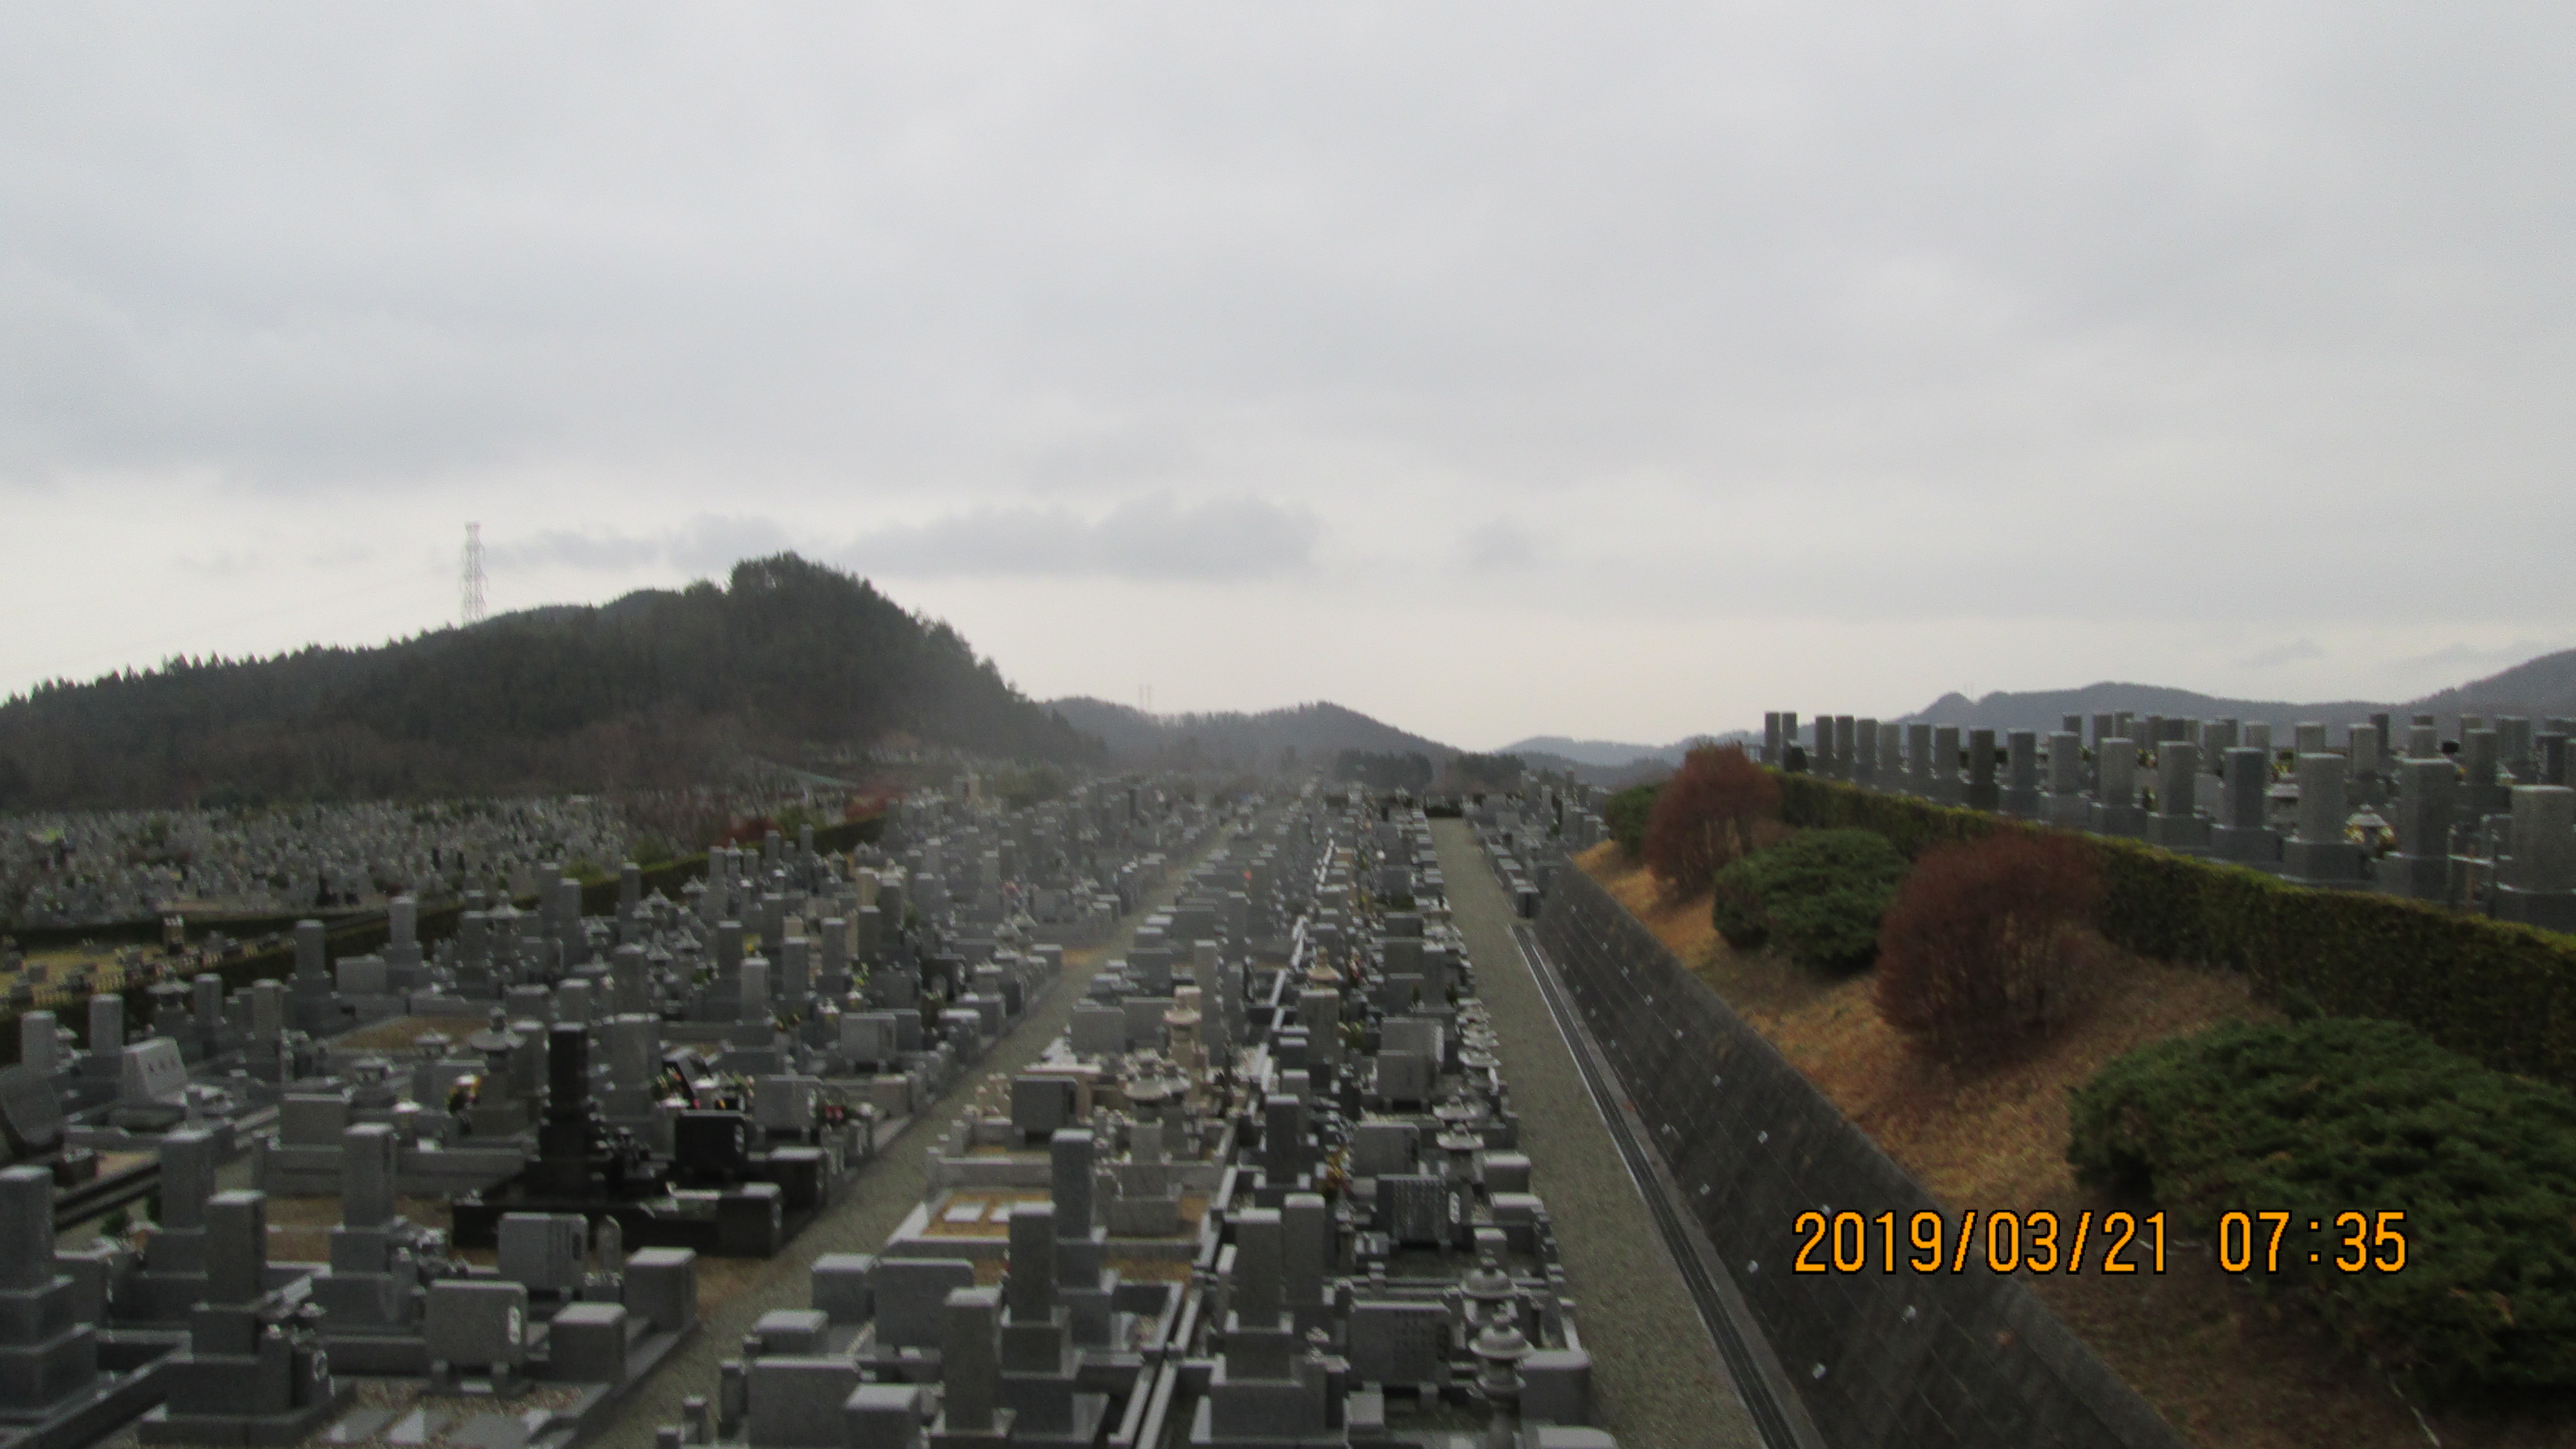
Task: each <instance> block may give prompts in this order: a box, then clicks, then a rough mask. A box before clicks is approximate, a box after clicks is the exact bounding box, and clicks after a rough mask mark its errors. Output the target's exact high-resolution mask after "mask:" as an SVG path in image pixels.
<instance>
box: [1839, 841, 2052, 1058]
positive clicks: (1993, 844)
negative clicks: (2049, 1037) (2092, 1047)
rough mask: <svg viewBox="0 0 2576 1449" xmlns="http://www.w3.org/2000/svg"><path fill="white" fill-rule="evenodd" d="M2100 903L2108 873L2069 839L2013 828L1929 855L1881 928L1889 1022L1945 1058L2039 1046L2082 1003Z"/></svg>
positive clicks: (1882, 1001) (1881, 980)
mask: <svg viewBox="0 0 2576 1449" xmlns="http://www.w3.org/2000/svg"><path fill="white" fill-rule="evenodd" d="M2101 897H2102V873H2101V868H2100V866H2099V864H2098V863H2097V862H2096V860H2095V857H2094V854H2093V852H2092V851H2091V850H2090V849H2089V848H2087V847H2086V845H2085V844H2084V843H2083V842H2081V841H2079V840H2076V839H2075V838H2073V837H2071V836H2065V835H2043V834H2039V833H2036V832H2031V831H2021V830H2014V831H2007V832H2004V833H2001V834H1997V835H1993V836H1989V837H1987V838H1986V839H1983V840H1971V841H1963V842H1960V843H1958V844H1955V845H1944V846H1939V847H1937V848H1935V849H1933V850H1930V851H1927V852H1926V853H1925V854H1924V855H1923V856H1922V857H1921V858H1919V859H1917V860H1916V861H1915V862H1914V869H1913V870H1912V871H1911V872H1909V873H1908V874H1907V875H1906V877H1905V881H1904V884H1903V885H1901V886H1899V887H1898V888H1897V892H1896V900H1895V901H1894V902H1893V903H1892V904H1890V905H1889V906H1888V908H1887V914H1886V916H1885V917H1884V918H1882V920H1881V921H1880V923H1879V936H1878V986H1877V1004H1878V1013H1879V1015H1880V1017H1881V1018H1883V1019H1884V1020H1885V1021H1886V1022H1887V1023H1888V1025H1890V1026H1893V1027H1895V1028H1896V1029H1897V1030H1898V1031H1901V1032H1903V1033H1905V1035H1906V1036H1907V1038H1908V1039H1909V1040H1910V1041H1911V1042H1912V1044H1913V1045H1914V1046H1915V1047H1916V1049H1918V1050H1920V1051H1922V1052H1923V1053H1924V1054H1926V1055H1928V1056H1931V1057H1934V1058H1937V1059H1939V1060H1942V1061H1950V1062H1975V1061H1982V1060H1990V1059H1993V1058H1996V1057H2001V1056H2007V1055H2010V1054H2011V1053H2012V1052H2014V1051H2016V1050H2018V1049H2021V1048H2023V1047H2026V1046H2028V1045H2030V1044H2032V1043H2033V1042H2035V1041H2036V1040H2038V1039H2039V1038H2040V1037H2041V1036H2043V1035H2045V1034H2046V1033H2047V1032H2048V1030H2049V1029H2050V1028H2051V1027H2053V1026H2055V1025H2056V1024H2057V1023H2059V1022H2060V1021H2063V1020H2065V1019H2066V1018H2067V1017H2068V1016H2070V1015H2072V1014H2073V1013H2074V1012H2075V1011H2076V1010H2077V1009H2079V1008H2080V1007H2081V1006H2082V1004H2083V1001H2084V997H2085V995H2086V992H2087V988H2088V987H2089V986H2090V984H2091V978H2092V976H2093V975H2094V974H2095V972H2094V970H2093V967H2094V965H2095V963H2096V962H2097V961H2098V960H2099V959H2100V953H2101V951H2102V949H2103V946H2102V942H2101V938H2100V937H2098V936H2096V935H2095V934H2094V932H2093V929H2092V926H2091V925H2090V924H2089V922H2090V920H2091V915H2092V910H2093V906H2094V904H2095V902H2097V901H2099V900H2100V899H2101Z"/></svg>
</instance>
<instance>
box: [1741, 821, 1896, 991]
mask: <svg viewBox="0 0 2576 1449" xmlns="http://www.w3.org/2000/svg"><path fill="white" fill-rule="evenodd" d="M1904 875H1905V857H1904V856H1903V855H1902V854H1900V853H1899V852H1898V851H1897V850H1896V849H1895V848H1894V847H1893V846H1891V845H1890V844H1889V843H1888V842H1887V840H1886V839H1885V838H1883V837H1881V836H1879V835H1878V834H1876V833H1874V832H1872V831H1867V830H1848V829H1847V830H1810V831H1807V832H1804V833H1802V834H1799V835H1796V836H1793V837H1791V838H1790V839H1788V840H1785V841H1783V842H1781V843H1780V844H1778V845H1774V846H1772V847H1770V848H1769V849H1767V850H1757V851H1755V852H1754V853H1753V854H1751V855H1748V856H1746V857H1744V858H1743V859H1742V860H1739V861H1736V862H1735V863H1734V864H1732V865H1729V866H1727V867H1726V868H1725V869H1723V870H1721V871H1719V872H1718V873H1717V878H1716V890H1715V893H1714V894H1713V896H1712V897H1711V900H1710V905H1709V911H1710V916H1711V919H1712V920H1713V921H1714V922H1715V924H1716V926H1717V931H1718V934H1719V935H1721V936H1724V937H1725V938H1726V943H1727V944H1728V945H1730V946H1734V947H1737V948H1738V949H1750V948H1753V947H1757V946H1762V945H1765V944H1770V943H1775V942H1776V943H1777V944H1778V945H1779V947H1780V948H1781V950H1782V951H1784V952H1785V953H1786V954H1787V955H1788V957H1789V959H1790V960H1792V961H1795V962H1797V963H1798V964H1799V965H1801V966H1804V967H1807V968H1808V969H1810V970H1815V971H1836V972H1842V971H1857V970H1859V969H1860V968H1862V967H1864V966H1867V965H1868V964H1869V963H1870V960H1871V958H1872V957H1874V956H1876V955H1877V954H1878V921H1879V917H1880V916H1881V915H1882V914H1884V913H1885V912H1886V910H1887V904H1888V902H1889V901H1891V900H1893V899H1894V898H1895V896H1896V883H1897V882H1898V881H1899V880H1901V879H1902V878H1903V877H1904Z"/></svg>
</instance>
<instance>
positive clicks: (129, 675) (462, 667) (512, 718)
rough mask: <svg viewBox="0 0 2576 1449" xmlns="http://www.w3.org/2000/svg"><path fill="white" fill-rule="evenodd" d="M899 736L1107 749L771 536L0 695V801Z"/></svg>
mask: <svg viewBox="0 0 2576 1449" xmlns="http://www.w3.org/2000/svg"><path fill="white" fill-rule="evenodd" d="M889 741H893V742H910V743H920V744H926V745H932V746H939V747H947V748H954V749H958V750H962V751H967V752H971V753H975V754H982V755H996V756H1012V757H1021V758H1034V759H1044V760H1050V761H1055V762H1058V763H1064V764H1076V763H1094V762H1099V761H1102V760H1104V759H1105V757H1106V751H1104V750H1103V749H1102V748H1101V746H1100V745H1099V743H1098V742H1097V741H1095V740H1091V739H1089V738H1087V737H1085V736H1083V735H1082V734H1081V733H1080V732H1078V731H1076V730H1075V729H1074V728H1073V727H1072V726H1071V725H1069V724H1067V723H1065V722H1064V721H1063V720H1062V719H1061V718H1058V717H1055V716H1052V715H1050V714H1049V713H1047V712H1046V711H1045V710H1043V709H1041V708H1039V707H1038V706H1037V705H1035V704H1032V703H1031V702H1030V701H1029V700H1028V699H1027V697H1025V696H1024V695H1022V694H1020V693H1019V692H1018V691H1017V690H1014V689H1013V688H1011V686H1010V685H1009V684H1008V683H1006V682H1004V680H1003V679H1002V677H1001V674H1000V673H999V671H998V670H996V669H995V668H994V666H993V664H992V662H991V661H990V660H987V659H982V658H979V657H978V656H977V655H976V653H975V651H974V650H973V649H972V648H971V647H970V646H968V644H967V642H966V641H965V639H963V638H962V637H960V636H959V635H958V634H957V632H956V631H955V630H953V629H951V628H949V627H948V626H947V625H946V624H943V623H940V622H938V621H937V620H934V619H929V618H925V617H923V616H921V615H917V614H914V613H912V612H910V611H908V610H906V609H905V608H903V607H902V606H901V605H899V604H897V603H895V602H894V601H892V600H891V599H888V598H887V597H885V596H884V595H883V594H880V593H878V592H877V591H876V590H875V589H874V588H873V587H871V586H870V585H869V584H868V583H867V582H866V581H865V580H863V579H859V578H856V577H853V576H851V575H849V574H846V573H843V572H841V571H839V570H837V569H833V568H829V567H826V566H823V565H820V564H814V563H809V562H807V561H806V560H804V559H802V558H799V557H797V556H796V555H794V554H780V555H777V556H775V557H772V558H766V559H754V560H746V561H745V562H743V563H740V564H737V565H735V566H734V568H733V571H732V574H731V576H730V578H729V580H728V582H727V583H726V585H725V586H723V587H719V586H717V585H716V584H714V583H710V582H704V581H701V582H699V583H696V584H692V585H691V586H689V587H688V588H687V589H685V590H682V591H679V592H676V593H675V592H671V591H668V590H643V591H639V592H637V593H632V594H628V595H626V596H625V597H623V598H620V599H618V600H616V601H615V602H612V603H609V604H604V605H598V606H591V605H550V606H547V607H545V608H540V609H531V610H526V611H523V612H520V613H514V614H505V615H502V616H500V617H498V618H495V619H491V620H487V621H485V622H483V623H480V624H476V625H474V626H472V627H471V628H464V629H439V630H435V631H433V632H430V633H426V634H421V635H417V636H415V637H413V638H410V639H404V640H400V641H397V642H394V643H390V644H385V645H382V646H379V647H375V648H367V649H348V648H328V649H326V648H322V647H319V646H315V647H310V648H306V649H301V650H298V651H296V652H294V653H292V654H282V655H278V656H276V657H274V658H269V659H250V660H224V659H206V660H195V659H187V658H178V659H172V660H170V661H168V662H166V663H165V664H163V665H162V667H160V668H158V669H152V670H144V671H139V672H138V671H133V670H128V671H124V672H121V673H118V674H112V675H108V676H105V677H103V678H100V679H97V680H93V681H91V682H89V683H85V684H73V683H61V684H51V685H46V686H42V687H40V688H38V689H36V690H34V691H32V692H30V693H29V694H27V695H25V696H21V697H19V698H15V699H11V700H8V701H7V702H6V703H0V810H29V809H97V808H119V807H126V808H145V807H160V806H169V805H183V804H188V803H192V802H203V801H214V802H221V801H224V800H243V801H261V800H280V801H294V800H306V799H317V798H320V799H332V798H337V799H351V798H359V799H364V798H384V797H391V798H396V799H419V798H425V797H432V796H454V795H479V794H495V793H519V792H541V793H551V792H565V791H579V790H606V789H625V788H668V787H672V786H678V785H692V784H699V783H704V782H706V781H708V780H710V779H720V778H723V777H724V776H725V775H727V774H729V773H730V771H731V770H732V768H733V767H734V766H735V765H736V764H737V763H738V762H740V761H741V760H742V759H743V757H744V756H745V754H746V753H747V752H750V751H762V752H768V753H777V754H789V753H793V752H795V751H796V750H798V749H801V748H804V747H808V746H838V745H871V744H876V743H880V742H889Z"/></svg>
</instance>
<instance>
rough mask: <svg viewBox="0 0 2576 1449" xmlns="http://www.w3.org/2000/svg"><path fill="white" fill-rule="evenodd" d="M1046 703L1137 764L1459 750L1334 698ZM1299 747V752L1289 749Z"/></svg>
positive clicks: (1321, 760) (1261, 766) (1324, 764)
mask: <svg viewBox="0 0 2576 1449" xmlns="http://www.w3.org/2000/svg"><path fill="white" fill-rule="evenodd" d="M1045 708H1046V709H1048V710H1050V711H1053V712H1054V713H1055V714H1057V715H1060V716H1062V717H1063V718H1064V720H1065V721H1066V722H1067V723H1068V724H1070V725H1071V726H1072V727H1073V728H1075V729H1077V730H1080V731H1082V732H1083V733H1085V734H1088V735H1091V736H1093V737H1095V738H1097V739H1099V740H1100V741H1101V742H1102V743H1103V744H1105V745H1107V746H1108V747H1109V752H1110V754H1111V755H1113V756H1115V757H1116V758H1117V759H1119V760H1120V761H1122V762H1124V763H1127V764H1133V765H1157V766H1175V767H1181V768H1188V767H1192V766H1200V765H1213V766H1218V767H1226V768H1234V769H1243V770H1253V771H1258V772H1261V773H1265V774H1267V773H1278V772H1281V771H1282V769H1283V765H1286V766H1287V767H1288V768H1290V769H1322V770H1329V769H1331V768H1332V765H1333V760H1334V758H1335V757H1336V756H1338V755H1340V753H1341V752H1342V751H1344V750H1363V751H1367V752H1369V753H1372V754H1420V755H1422V756H1424V757H1425V758H1427V759H1429V760H1430V761H1431V763H1432V764H1433V765H1434V766H1435V767H1436V766H1440V765H1445V764H1447V763H1448V762H1449V761H1450V760H1451V759H1453V758H1455V757H1456V756H1457V755H1458V754H1459V753H1460V751H1459V750H1458V749H1457V748H1456V747H1455V746H1451V745H1444V744H1442V743H1440V742H1439V741H1438V740H1434V739H1428V738H1425V737H1424V736H1421V735H1417V734H1413V733H1411V732H1409V731H1406V730H1401V729H1398V728H1396V727H1395V726H1393V725H1391V724H1387V723H1385V722H1384V721H1382V720H1376V719H1372V718H1370V717H1369V716H1367V715H1364V714H1361V713H1360V712H1359V711H1357V710H1355V709H1347V708H1344V707H1343V706H1341V705H1338V704H1334V703H1331V702H1330V701H1327V700H1316V701H1313V702H1311V703H1307V704H1300V705H1293V706H1290V707H1287V708H1284V709H1271V710H1263V711H1261V712H1260V713H1257V714H1247V713H1244V712H1241V711H1236V710H1228V711H1222V712H1218V713H1212V714H1148V713H1146V712H1145V711H1143V710H1141V709H1138V708H1136V707H1135V706H1133V705H1125V704H1112V703H1110V702H1109V701H1107V700H1105V699H1093V698H1091V697H1090V696H1088V695H1075V696H1073V697H1070V698H1066V699H1056V700H1049V701H1048V702H1047V703H1046V705H1045ZM1292 750H1293V751H1295V755H1294V757H1293V759H1292V758H1291V757H1289V756H1288V754H1287V752H1289V751H1292Z"/></svg>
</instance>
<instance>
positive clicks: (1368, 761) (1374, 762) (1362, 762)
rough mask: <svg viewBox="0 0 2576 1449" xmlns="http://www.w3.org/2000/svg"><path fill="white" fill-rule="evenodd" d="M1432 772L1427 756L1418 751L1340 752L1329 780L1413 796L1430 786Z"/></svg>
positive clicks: (1433, 772)
mask: <svg viewBox="0 0 2576 1449" xmlns="http://www.w3.org/2000/svg"><path fill="white" fill-rule="evenodd" d="M1436 773H1437V772H1436V770H1435V769H1434V768H1433V766H1432V763H1431V757H1430V756H1429V755H1426V754H1424V753H1422V752H1421V751H1419V750H1405V751H1402V752H1396V751H1391V750H1390V751H1384V752H1380V751H1376V750H1344V751H1342V752H1341V753H1340V754H1338V755H1336V756H1334V757H1333V778H1334V779H1336V780H1347V781H1349V782H1351V783H1352V784H1356V785H1365V786H1367V787H1368V788H1370V789H1372V790H1386V791H1395V790H1408V791H1412V792H1414V793H1416V794H1419V793H1421V792H1422V791H1424V790H1427V789H1429V788H1430V787H1431V781H1432V777H1433V776H1434V774H1436Z"/></svg>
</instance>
